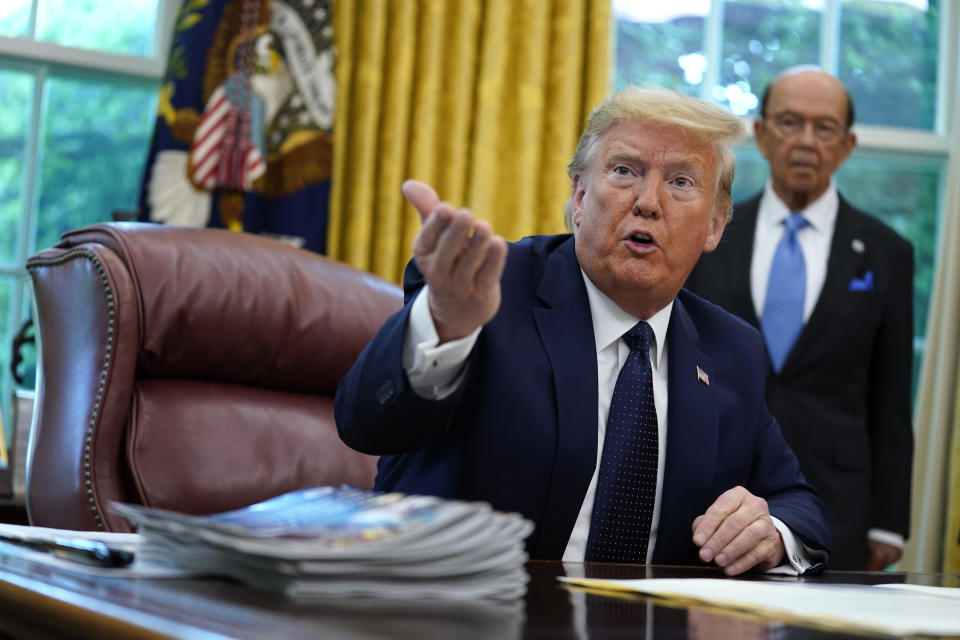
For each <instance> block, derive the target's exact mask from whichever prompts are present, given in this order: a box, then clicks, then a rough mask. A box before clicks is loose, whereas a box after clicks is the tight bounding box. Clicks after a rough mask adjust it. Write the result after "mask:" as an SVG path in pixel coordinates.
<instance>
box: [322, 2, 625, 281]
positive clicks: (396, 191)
mask: <svg viewBox="0 0 960 640" xmlns="http://www.w3.org/2000/svg"><path fill="white" fill-rule="evenodd" d="M333 9H334V37H335V40H336V46H337V66H336V79H337V91H338V95H337V114H336V126H335V132H334V161H333V185H332V191H331V196H330V222H329V232H328V239H327V247H328V254H329V255H330V256H331V257H333V258H335V259H338V260H341V261H343V262H347V263H349V264H352V265H354V266H356V267H359V268H361V269H364V270H367V271H371V272H373V273H376V274H377V275H380V276H382V277H384V278H386V279H388V280H391V281H394V282H399V281H400V279H401V278H402V275H403V268H404V266H405V265H406V263H407V261H408V260H409V259H410V256H411V251H412V250H411V247H412V244H413V238H414V236H415V235H416V233H417V232H418V231H419V229H420V221H419V218H418V216H417V214H416V212H415V211H414V209H413V208H412V207H410V206H408V205H406V201H405V200H404V199H403V196H402V195H401V193H400V185H401V183H402V182H403V181H404V180H405V179H407V178H416V179H419V180H424V181H426V182H428V183H430V184H432V185H433V186H434V187H435V188H436V189H437V192H438V193H439V194H440V197H441V198H442V199H444V200H447V201H449V202H451V203H453V204H454V205H457V206H461V205H463V206H468V207H470V208H471V209H473V211H474V213H475V214H476V215H477V216H478V217H480V218H483V219H486V220H489V221H490V222H491V224H492V225H493V228H494V230H495V232H497V233H499V234H501V235H503V236H504V237H506V238H507V240H517V239H519V238H521V237H523V236H525V235H530V234H537V233H557V232H560V231H563V217H562V208H563V203H564V202H565V201H566V198H567V195H568V193H569V181H568V180H567V177H566V163H567V162H568V161H569V160H570V157H571V156H572V155H573V150H574V148H575V146H576V141H577V137H578V135H579V133H580V129H581V127H582V126H583V123H584V120H585V118H586V116H587V114H588V113H589V110H590V108H591V107H592V106H593V105H594V104H596V103H597V102H599V101H600V100H601V99H603V97H604V96H605V95H606V92H607V91H608V88H609V79H610V74H611V59H610V51H611V45H610V35H611V14H610V6H609V2H608V0H593V1H591V0H457V1H454V2H450V1H447V0H358V1H356V2H352V1H349V0H345V1H344V0H342V1H339V2H335V4H334V7H333Z"/></svg>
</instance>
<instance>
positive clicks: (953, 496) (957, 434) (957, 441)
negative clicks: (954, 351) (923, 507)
mask: <svg viewBox="0 0 960 640" xmlns="http://www.w3.org/2000/svg"><path fill="white" fill-rule="evenodd" d="M956 397H957V403H956V406H955V407H954V411H953V433H952V435H951V442H952V444H951V446H950V481H949V482H950V484H949V487H948V489H947V534H946V536H944V541H943V542H944V544H943V568H942V569H941V570H942V571H943V572H944V573H960V382H958V384H957V396H956Z"/></svg>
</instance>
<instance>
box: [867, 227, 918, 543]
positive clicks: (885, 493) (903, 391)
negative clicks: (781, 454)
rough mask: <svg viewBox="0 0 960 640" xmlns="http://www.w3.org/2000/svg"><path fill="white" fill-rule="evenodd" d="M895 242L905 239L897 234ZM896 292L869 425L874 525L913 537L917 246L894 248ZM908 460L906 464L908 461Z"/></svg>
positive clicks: (872, 389)
mask: <svg viewBox="0 0 960 640" xmlns="http://www.w3.org/2000/svg"><path fill="white" fill-rule="evenodd" d="M896 240H898V241H899V240H900V239H899V238H897V239H896ZM889 260H890V261H891V262H892V263H893V264H894V265H896V267H895V271H894V281H893V283H892V284H891V291H892V295H890V296H889V297H888V299H887V304H886V308H885V309H884V312H883V319H882V322H881V325H880V328H879V331H878V333H877V337H876V345H875V348H874V352H873V360H872V362H871V363H870V365H869V368H868V371H867V374H868V375H869V377H870V381H869V396H868V408H867V410H868V416H867V425H868V429H870V432H871V434H870V435H871V438H870V444H871V447H872V448H873V451H872V454H873V455H872V459H873V469H872V473H873V479H872V483H871V484H872V491H871V495H872V505H871V516H870V526H871V527H872V528H876V529H884V530H887V531H896V532H898V533H902V534H903V537H904V538H907V537H908V536H909V523H910V508H909V507H910V484H911V466H910V460H911V459H912V452H913V435H912V430H911V427H910V425H911V409H910V388H911V373H912V367H911V364H912V361H913V349H912V345H913V247H912V246H911V245H910V244H909V243H907V242H902V241H900V242H897V243H896V244H894V245H892V246H891V251H890V255H889ZM904 461H906V464H905V463H904Z"/></svg>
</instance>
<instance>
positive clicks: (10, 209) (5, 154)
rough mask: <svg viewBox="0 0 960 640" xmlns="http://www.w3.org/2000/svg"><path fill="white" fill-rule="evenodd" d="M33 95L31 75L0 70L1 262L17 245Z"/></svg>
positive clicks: (10, 259) (1, 310)
mask: <svg viewBox="0 0 960 640" xmlns="http://www.w3.org/2000/svg"><path fill="white" fill-rule="evenodd" d="M32 96H33V76H32V75H31V74H29V73H23V72H20V71H10V70H0V262H10V261H12V260H13V259H14V256H15V251H16V246H17V230H18V229H19V228H20V216H21V215H22V214H23V204H24V203H23V187H24V168H25V166H26V156H27V132H28V131H29V130H30V112H31V104H32V99H31V97H32ZM3 309H4V307H0V313H2V312H3Z"/></svg>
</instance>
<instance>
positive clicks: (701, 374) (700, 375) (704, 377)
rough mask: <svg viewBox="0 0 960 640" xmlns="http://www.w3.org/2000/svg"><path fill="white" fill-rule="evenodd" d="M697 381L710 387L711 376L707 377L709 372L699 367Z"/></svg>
mask: <svg viewBox="0 0 960 640" xmlns="http://www.w3.org/2000/svg"><path fill="white" fill-rule="evenodd" d="M697 380H699V381H700V382H702V383H703V384H705V385H707V386H708V387H709V386H710V376H708V375H707V372H706V371H704V370H703V369H701V368H700V365H697Z"/></svg>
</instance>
